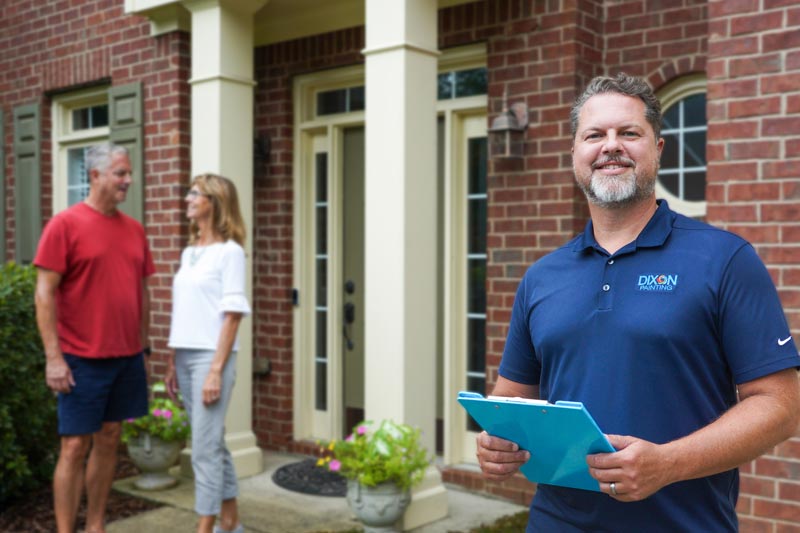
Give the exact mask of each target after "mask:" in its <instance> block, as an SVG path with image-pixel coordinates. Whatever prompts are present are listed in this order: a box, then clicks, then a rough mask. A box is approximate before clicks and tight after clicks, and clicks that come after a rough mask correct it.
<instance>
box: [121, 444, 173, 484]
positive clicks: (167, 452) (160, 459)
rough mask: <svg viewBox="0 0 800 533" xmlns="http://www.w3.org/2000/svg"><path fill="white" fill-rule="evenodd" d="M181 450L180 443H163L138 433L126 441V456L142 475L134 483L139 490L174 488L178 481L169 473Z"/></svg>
mask: <svg viewBox="0 0 800 533" xmlns="http://www.w3.org/2000/svg"><path fill="white" fill-rule="evenodd" d="M181 449H183V442H181V441H165V440H161V439H160V438H158V437H155V436H152V435H150V434H149V433H140V434H139V435H137V436H136V437H133V438H132V439H130V440H129V441H128V455H130V457H131V460H132V461H133V464H135V465H136V467H137V468H138V469H139V470H141V472H142V475H141V476H139V479H137V480H136V481H135V482H134V485H135V486H136V488H138V489H141V490H161V489H167V488H170V487H174V486H175V485H177V483H178V480H177V478H176V477H175V476H172V475H171V474H170V473H169V469H170V468H171V467H172V466H174V465H175V463H176V461H177V460H178V457H179V456H180V453H181Z"/></svg>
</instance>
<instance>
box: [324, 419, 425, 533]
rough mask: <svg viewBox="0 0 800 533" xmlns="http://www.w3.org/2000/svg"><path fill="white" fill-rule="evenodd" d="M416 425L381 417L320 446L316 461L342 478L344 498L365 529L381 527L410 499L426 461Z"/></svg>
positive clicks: (389, 523) (384, 528) (396, 516)
mask: <svg viewBox="0 0 800 533" xmlns="http://www.w3.org/2000/svg"><path fill="white" fill-rule="evenodd" d="M420 435H421V433H420V430H419V429H415V428H412V427H411V426H408V425H406V424H398V423H395V422H392V421H391V420H384V421H383V422H381V423H380V424H379V425H378V426H377V429H375V428H373V427H372V423H371V422H362V423H360V424H358V425H356V427H355V428H354V429H353V433H352V434H351V435H350V436H348V437H347V438H346V439H344V440H334V441H331V442H329V443H327V445H325V446H324V447H323V448H322V450H321V451H322V454H323V455H322V457H321V458H320V459H319V460H318V462H317V464H318V465H320V466H324V467H326V468H327V469H328V470H330V471H332V472H338V473H339V474H341V475H342V476H344V477H345V478H347V502H348V504H349V505H350V508H351V509H352V510H353V513H354V514H355V515H356V517H357V518H358V519H359V520H360V521H361V522H362V523H363V524H364V526H365V531H367V532H370V531H387V530H389V529H388V528H390V527H391V526H392V525H393V524H394V523H395V522H397V520H398V519H399V518H400V517H401V516H402V514H403V512H404V511H405V508H406V507H407V506H408V504H409V502H410V501H411V494H410V489H411V487H413V486H414V485H416V484H417V483H419V482H420V481H422V478H423V477H424V475H425V470H426V468H427V467H428V465H429V464H430V462H431V460H430V458H429V457H428V455H427V452H426V450H425V449H424V448H423V447H422V445H421V443H420Z"/></svg>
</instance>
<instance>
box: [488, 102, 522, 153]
mask: <svg viewBox="0 0 800 533" xmlns="http://www.w3.org/2000/svg"><path fill="white" fill-rule="evenodd" d="M527 128H528V106H526V105H525V103H523V102H518V103H516V104H512V105H511V106H509V105H508V92H505V93H503V111H502V112H501V113H500V114H499V115H498V116H497V117H495V119H494V120H493V121H492V126H491V127H490V128H489V134H490V142H491V154H492V157H503V158H519V157H522V155H523V145H524V142H525V130H526V129H527Z"/></svg>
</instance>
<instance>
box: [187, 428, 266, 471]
mask: <svg viewBox="0 0 800 533" xmlns="http://www.w3.org/2000/svg"><path fill="white" fill-rule="evenodd" d="M225 444H227V445H228V449H229V450H230V451H231V455H232V456H233V466H234V468H236V477H238V478H244V477H250V476H254V475H256V474H260V473H261V472H263V471H264V452H263V451H262V450H261V448H259V447H258V446H257V445H256V436H255V434H254V433H253V432H252V431H240V432H238V433H231V434H228V435H225ZM180 472H181V476H183V477H186V478H189V479H191V478H193V477H194V473H193V472H192V449H191V448H189V447H188V446H187V447H186V448H184V449H183V451H182V452H181V458H180Z"/></svg>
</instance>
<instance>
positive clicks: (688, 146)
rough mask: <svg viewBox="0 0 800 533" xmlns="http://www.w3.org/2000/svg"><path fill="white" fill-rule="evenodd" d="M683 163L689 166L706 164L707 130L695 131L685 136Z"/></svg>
mask: <svg viewBox="0 0 800 533" xmlns="http://www.w3.org/2000/svg"><path fill="white" fill-rule="evenodd" d="M683 147H684V154H683V164H684V166H687V167H704V166H706V132H705V131H693V132H689V133H686V134H685V135H684V136H683Z"/></svg>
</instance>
